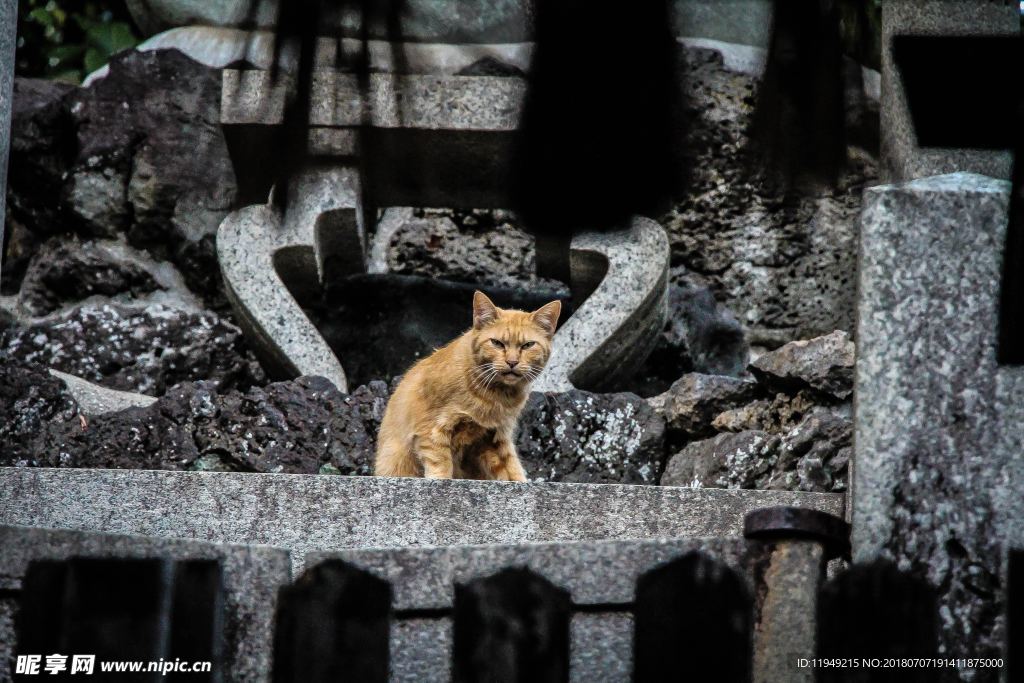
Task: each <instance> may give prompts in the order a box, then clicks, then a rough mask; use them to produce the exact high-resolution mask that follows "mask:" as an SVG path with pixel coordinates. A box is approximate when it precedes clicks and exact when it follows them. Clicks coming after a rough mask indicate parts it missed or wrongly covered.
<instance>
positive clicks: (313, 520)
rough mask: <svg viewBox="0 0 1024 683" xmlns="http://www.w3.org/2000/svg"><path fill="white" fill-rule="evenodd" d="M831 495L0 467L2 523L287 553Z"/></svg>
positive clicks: (832, 498) (628, 528)
mask: <svg viewBox="0 0 1024 683" xmlns="http://www.w3.org/2000/svg"><path fill="white" fill-rule="evenodd" d="M773 505H796V506H810V507H813V508H815V509H821V510H824V511H826V512H829V513H831V514H837V515H841V514H842V511H843V496H841V495H837V494H817V493H794V492H790V491H759V492H756V493H755V492H751V491H726V490H693V489H688V488H673V487H665V486H620V485H595V484H561V483H528V484H515V483H509V482H495V481H465V480H429V479H418V478H394V479H392V478H387V477H341V476H334V477H324V476H305V475H290V474H253V473H245V472H158V471H140V470H81V469H38V468H17V467H15V468H0V523H5V524H22V525H39V526H49V527H55V528H72V529H91V530H96V531H107V532H112V533H139V534H144V535H153V536H160V537H176V538H198V539H202V540H206V541H210V542H221V543H262V544H267V545H275V546H279V547H284V548H287V549H289V550H291V551H292V553H293V554H292V557H293V560H294V561H295V562H297V563H299V564H300V565H301V563H302V558H303V557H304V556H305V554H306V553H307V552H311V551H337V550H342V549H349V548H353V547H370V548H388V547H399V546H409V545H468V544H486V543H504V544H508V543H520V542H532V541H568V540H600V539H616V538H635V539H643V538H672V537H691V538H704V537H726V538H737V537H739V536H741V535H742V529H743V518H744V516H745V515H746V513H747V512H749V511H750V510H753V509H755V508H759V507H764V506H773Z"/></svg>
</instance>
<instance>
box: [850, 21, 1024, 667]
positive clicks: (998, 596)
mask: <svg viewBox="0 0 1024 683" xmlns="http://www.w3.org/2000/svg"><path fill="white" fill-rule="evenodd" d="M980 9H981V7H980V6H979V10H980ZM1009 192H1010V185H1009V183H1006V182H1003V181H997V180H993V179H991V178H985V177H982V176H977V175H973V174H966V173H957V174H952V175H946V176H938V177H934V178H924V179H920V180H915V181H912V182H908V183H906V184H901V185H891V186H881V187H876V188H872V189H870V190H868V191H867V193H866V196H865V212H864V217H863V226H862V227H863V235H862V249H861V253H862V260H861V264H862V265H861V275H860V285H859V291H860V292H861V295H860V309H859V319H860V329H859V331H858V335H859V336H858V339H859V340H860V343H859V349H858V352H859V359H858V363H857V394H856V402H857V404H856V415H857V426H856V438H855V443H856V456H855V458H856V459H855V467H854V478H855V481H854V486H853V492H854V499H853V552H854V559H855V560H856V561H870V560H872V559H874V558H878V557H882V558H886V559H890V560H893V561H894V562H896V563H897V565H898V566H899V568H900V569H902V570H909V571H911V572H912V573H913V574H915V575H917V576H919V577H923V578H925V579H926V580H927V581H928V582H929V583H930V584H931V585H932V586H933V587H935V588H936V589H937V591H938V594H939V604H940V609H939V615H940V625H941V629H942V632H941V644H942V647H943V648H944V649H943V650H942V652H943V654H944V656H961V653H963V654H964V656H968V655H967V653H973V654H971V655H969V656H978V657H998V656H1000V652H1001V643H1002V642H1003V636H1004V633H1005V631H1004V629H1005V623H1004V621H1003V616H1002V614H1003V604H1004V603H1003V601H1004V600H1005V580H1004V578H1003V573H1002V572H1003V568H1004V566H1005V564H1004V563H1005V556H1006V555H1005V553H1006V549H1007V548H1008V547H1021V546H1022V545H1024V531H1022V529H1024V502H1022V500H1024V499H1022V497H1021V495H1020V493H1021V490H1022V486H1024V465H1022V463H1024V459H1022V458H1021V452H1022V450H1021V449H1022V444H1024V429H1022V425H1024V416H1022V412H1024V409H1022V405H1024V404H1022V401H1021V397H1022V396H1024V371H1022V370H1024V369H1022V368H1020V367H1000V366H999V365H998V363H997V359H996V339H997V329H998V327H997V320H998V306H999V296H1000V292H999V288H1000V279H1001V278H1000V270H1001V264H1002V253H1003V248H1004V239H1005V231H1006V225H1007V215H1006V209H1007V203H1008V197H1009ZM983 673H984V672H983V671H982V670H976V671H970V670H967V669H964V670H961V678H962V679H964V680H967V679H969V678H972V677H973V678H977V679H980V677H981V676H982V674H983Z"/></svg>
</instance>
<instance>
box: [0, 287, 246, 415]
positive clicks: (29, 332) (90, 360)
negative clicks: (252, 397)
mask: <svg viewBox="0 0 1024 683" xmlns="http://www.w3.org/2000/svg"><path fill="white" fill-rule="evenodd" d="M0 353H2V354H3V355H5V356H8V357H10V358H16V359H20V360H24V361H29V362H33V363H41V364H43V365H47V366H51V367H53V368H56V369H58V370H62V371H64V372H67V373H70V374H73V375H76V376H78V377H81V378H83V379H87V380H89V381H92V382H96V383H97V384H100V385H102V386H105V387H108V388H111V389H121V390H127V391H135V392H138V393H143V394H150V395H156V396H158V395H160V394H162V393H164V392H165V391H166V390H167V389H168V388H169V387H171V386H172V385H174V384H177V383H178V382H183V381H190V380H211V381H215V382H217V383H219V385H220V387H221V389H223V390H226V389H229V388H232V387H238V388H242V389H245V388H248V387H250V386H253V385H259V384H263V383H265V382H266V378H265V376H264V374H263V370H262V368H261V367H260V366H259V364H258V363H257V362H256V360H255V359H254V358H253V357H252V356H251V354H250V353H249V352H248V351H247V346H246V344H245V340H244V339H243V338H242V333H241V332H240V331H239V330H238V328H236V327H235V326H234V325H232V324H231V323H228V322H226V321H224V320H222V319H221V318H219V317H218V316H217V315H216V314H214V313H211V312H209V311H205V312H199V313H191V312H187V311H182V310H179V309H174V308H170V307H168V306H164V305H162V304H152V305H149V306H146V307H145V308H132V307H127V306H122V305H84V306H79V307H77V308H74V309H72V310H71V311H69V312H67V313H65V314H63V315H61V316H60V317H58V318H55V319H48V318H41V319H36V320H32V321H29V322H27V323H26V324H25V325H24V326H21V325H14V326H12V327H9V328H8V329H7V330H5V331H4V332H3V333H2V335H0Z"/></svg>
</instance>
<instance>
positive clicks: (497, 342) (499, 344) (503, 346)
mask: <svg viewBox="0 0 1024 683" xmlns="http://www.w3.org/2000/svg"><path fill="white" fill-rule="evenodd" d="M491 343H492V344H494V345H495V346H497V347H498V348H499V349H503V348H505V345H504V344H502V343H501V341H500V340H498V339H492V340H491Z"/></svg>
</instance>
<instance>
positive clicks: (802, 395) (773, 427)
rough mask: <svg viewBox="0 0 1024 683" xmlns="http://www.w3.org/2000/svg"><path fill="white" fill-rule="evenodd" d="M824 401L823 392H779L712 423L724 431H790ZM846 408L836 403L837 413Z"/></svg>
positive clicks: (728, 411) (721, 414) (728, 412)
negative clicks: (790, 393)
mask: <svg viewBox="0 0 1024 683" xmlns="http://www.w3.org/2000/svg"><path fill="white" fill-rule="evenodd" d="M820 404H821V398H820V395H819V394H817V393H815V392H812V391H800V392H797V394H796V395H794V396H791V395H789V394H784V393H779V394H775V396H774V397H772V398H763V399H758V400H757V401H753V402H752V403H748V404H746V405H744V406H741V407H739V408H733V409H732V410H726V411H725V412H723V413H719V414H718V415H717V416H716V417H715V419H714V420H713V421H712V422H711V426H712V427H714V428H715V429H716V430H718V431H721V432H743V431H747V430H750V429H753V430H763V431H766V432H771V433H772V434H779V433H786V432H788V431H789V430H790V429H792V428H793V427H796V426H797V425H798V424H800V421H801V420H803V419H804V417H805V416H806V415H808V414H810V412H811V411H813V410H815V409H816V408H818V407H819V406H820ZM843 410H844V407H843V406H836V411H837V412H843ZM845 417H849V415H845Z"/></svg>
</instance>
